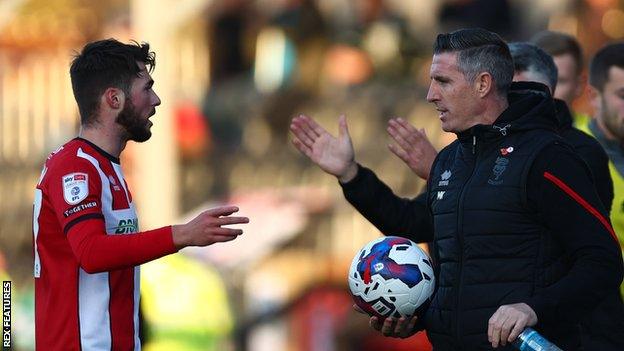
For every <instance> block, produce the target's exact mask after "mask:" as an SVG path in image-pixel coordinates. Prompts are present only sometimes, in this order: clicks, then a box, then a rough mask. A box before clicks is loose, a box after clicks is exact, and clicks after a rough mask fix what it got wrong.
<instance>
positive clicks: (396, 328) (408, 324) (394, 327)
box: [353, 304, 418, 339]
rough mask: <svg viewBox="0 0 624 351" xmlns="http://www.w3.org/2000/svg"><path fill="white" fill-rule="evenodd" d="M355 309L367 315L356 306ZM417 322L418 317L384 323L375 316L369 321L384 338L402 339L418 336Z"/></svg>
mask: <svg viewBox="0 0 624 351" xmlns="http://www.w3.org/2000/svg"><path fill="white" fill-rule="evenodd" d="M353 309H355V310H356V311H358V312H360V313H364V314H365V313H366V312H364V311H363V310H362V309H361V308H360V307H359V306H358V305H356V304H354V305H353ZM416 322H418V317H416V316H414V317H412V318H409V319H408V318H404V317H401V318H399V319H394V318H386V319H385V320H384V321H383V323H382V322H381V321H380V320H379V318H377V317H375V316H373V317H370V320H369V321H368V323H369V324H370V326H371V327H372V328H373V329H375V330H377V331H379V332H381V333H382V334H383V335H384V336H389V337H393V338H402V339H405V338H409V337H410V336H412V335H414V334H416V332H417V331H418V330H417V329H416Z"/></svg>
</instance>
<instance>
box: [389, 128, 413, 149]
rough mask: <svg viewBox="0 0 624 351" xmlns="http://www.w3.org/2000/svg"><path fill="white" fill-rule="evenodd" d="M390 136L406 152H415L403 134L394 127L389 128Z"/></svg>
mask: <svg viewBox="0 0 624 351" xmlns="http://www.w3.org/2000/svg"><path fill="white" fill-rule="evenodd" d="M388 134H390V136H391V137H392V139H393V140H394V141H395V142H396V143H397V144H398V145H399V146H400V147H401V148H402V149H403V150H405V151H413V149H414V148H413V146H412V144H410V143H409V142H408V141H407V140H406V139H405V137H404V136H403V135H401V133H399V132H398V131H397V130H396V129H394V128H392V127H388Z"/></svg>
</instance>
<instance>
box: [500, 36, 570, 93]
mask: <svg viewBox="0 0 624 351" xmlns="http://www.w3.org/2000/svg"><path fill="white" fill-rule="evenodd" d="M509 51H510V52H511V57H512V58H513V62H514V71H515V72H531V73H533V74H536V75H538V76H540V77H541V78H542V79H543V80H544V81H545V82H548V85H549V88H550V90H552V91H555V87H556V86H557V77H558V72H557V65H555V61H554V60H553V58H552V56H550V55H548V54H547V53H546V52H545V51H544V50H542V49H540V48H539V47H537V46H536V45H533V44H531V43H524V42H516V43H510V44H509Z"/></svg>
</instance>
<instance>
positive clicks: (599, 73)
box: [589, 43, 624, 91]
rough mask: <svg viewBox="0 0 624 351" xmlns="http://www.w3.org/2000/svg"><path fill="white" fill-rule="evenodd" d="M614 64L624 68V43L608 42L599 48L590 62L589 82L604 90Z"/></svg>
mask: <svg viewBox="0 0 624 351" xmlns="http://www.w3.org/2000/svg"><path fill="white" fill-rule="evenodd" d="M613 66H615V67H618V68H621V69H624V43H613V44H608V45H606V46H605V47H603V48H602V49H600V50H598V52H597V53H596V55H594V58H593V59H592V60H591V63H590V64H589V84H590V85H591V86H592V87H594V88H596V89H597V90H598V91H602V90H603V89H604V86H605V84H607V81H608V80H609V70H610V69H611V67H613Z"/></svg>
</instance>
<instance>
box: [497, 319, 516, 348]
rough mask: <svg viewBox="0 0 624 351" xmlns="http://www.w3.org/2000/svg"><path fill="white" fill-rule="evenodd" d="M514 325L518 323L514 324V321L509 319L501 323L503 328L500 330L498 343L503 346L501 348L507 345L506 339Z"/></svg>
mask: <svg viewBox="0 0 624 351" xmlns="http://www.w3.org/2000/svg"><path fill="white" fill-rule="evenodd" d="M516 324H518V323H516V322H515V320H514V319H511V318H507V320H506V321H505V323H503V326H502V328H501V333H500V343H501V345H503V346H505V345H507V339H508V338H509V333H511V330H512V328H513V327H514V325H516Z"/></svg>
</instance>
